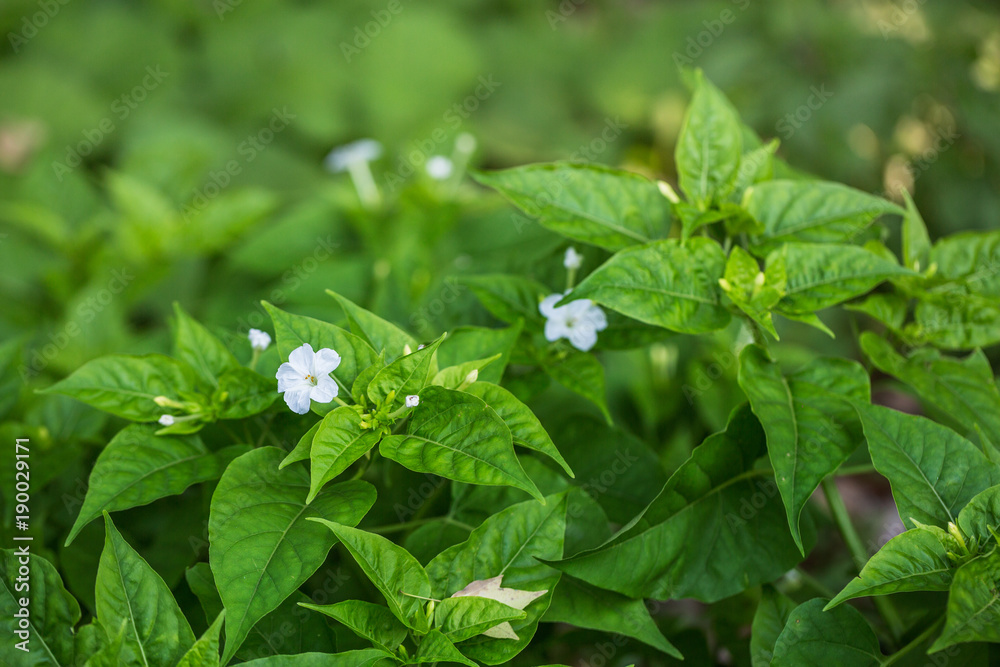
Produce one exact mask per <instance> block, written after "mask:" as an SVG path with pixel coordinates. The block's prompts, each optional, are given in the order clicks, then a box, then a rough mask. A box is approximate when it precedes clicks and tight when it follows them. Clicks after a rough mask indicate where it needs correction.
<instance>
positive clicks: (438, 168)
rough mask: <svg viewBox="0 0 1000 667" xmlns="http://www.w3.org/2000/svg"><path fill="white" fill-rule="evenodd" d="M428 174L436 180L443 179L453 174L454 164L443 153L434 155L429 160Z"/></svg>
mask: <svg viewBox="0 0 1000 667" xmlns="http://www.w3.org/2000/svg"><path fill="white" fill-rule="evenodd" d="M426 169H427V175H428V176H430V177H431V178H433V179H434V180H436V181H443V180H445V179H446V178H448V177H449V176H451V173H452V171H453V170H454V165H453V164H452V163H451V160H449V159H448V158H446V157H445V156H443V155H434V156H431V158H430V159H428V160H427V165H426Z"/></svg>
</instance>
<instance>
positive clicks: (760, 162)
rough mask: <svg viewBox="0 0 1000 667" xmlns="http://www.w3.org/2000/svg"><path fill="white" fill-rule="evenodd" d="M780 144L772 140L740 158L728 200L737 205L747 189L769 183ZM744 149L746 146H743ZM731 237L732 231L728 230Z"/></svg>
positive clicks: (772, 175)
mask: <svg viewBox="0 0 1000 667" xmlns="http://www.w3.org/2000/svg"><path fill="white" fill-rule="evenodd" d="M780 145H781V142H780V141H778V140H777V139H772V140H771V141H769V142H767V143H766V144H762V145H760V146H758V147H757V148H754V149H752V150H748V151H746V152H745V153H743V157H741V158H740V168H739V170H738V171H737V173H736V181H735V182H734V183H733V190H732V193H731V194H730V200H731V201H732V202H734V203H739V202H741V201H742V200H743V194H744V193H745V192H746V190H747V188H749V187H750V186H752V185H753V184H754V183H759V182H761V181H769V180H771V179H772V178H773V177H774V154H775V153H777V152H778V146H780ZM743 148H744V149H746V148H748V146H746V145H744V146H743ZM729 231H730V235H732V231H733V230H732V229H730V230H729Z"/></svg>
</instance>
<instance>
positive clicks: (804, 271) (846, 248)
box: [764, 243, 911, 314]
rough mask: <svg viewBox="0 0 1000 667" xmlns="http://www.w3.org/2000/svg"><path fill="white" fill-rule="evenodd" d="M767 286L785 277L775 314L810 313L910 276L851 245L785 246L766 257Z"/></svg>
mask: <svg viewBox="0 0 1000 667" xmlns="http://www.w3.org/2000/svg"><path fill="white" fill-rule="evenodd" d="M766 265H767V268H766V269H765V271H764V275H765V276H766V278H767V282H771V283H775V282H777V280H778V277H779V276H780V277H785V276H787V282H786V283H785V295H784V297H782V299H781V301H779V302H778V305H777V308H778V310H779V312H782V313H784V312H788V313H793V314H797V313H812V312H815V311H817V310H822V309H824V308H829V307H830V306H835V305H837V304H838V303H842V302H844V301H847V300H848V299H853V298H854V297H858V296H861V295H863V294H866V293H868V292H870V291H871V290H873V289H874V288H875V287H876V286H878V284H879V283H881V282H883V281H885V280H888V279H889V278H892V277H894V276H902V275H907V274H910V273H911V271H910V270H909V269H905V268H903V267H901V266H899V265H898V264H896V263H895V262H892V261H889V260H887V259H884V258H882V257H880V256H878V255H876V254H875V253H873V252H871V251H869V250H866V249H865V248H860V247H858V246H853V245H834V244H827V245H821V244H818V243H789V244H786V245H783V246H782V247H781V248H780V249H779V250H775V251H774V252H772V253H771V254H769V255H768V256H767V261H766Z"/></svg>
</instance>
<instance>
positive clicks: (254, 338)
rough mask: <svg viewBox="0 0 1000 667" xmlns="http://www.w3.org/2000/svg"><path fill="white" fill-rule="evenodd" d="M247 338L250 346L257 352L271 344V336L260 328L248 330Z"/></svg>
mask: <svg viewBox="0 0 1000 667" xmlns="http://www.w3.org/2000/svg"><path fill="white" fill-rule="evenodd" d="M247 338H249V339H250V347H252V348H253V349H255V350H257V351H258V352H263V351H264V350H266V349H267V346H268V345H270V344H271V336H270V335H268V333H267V332H266V331H261V330H260V329H251V330H250V331H248V332H247Z"/></svg>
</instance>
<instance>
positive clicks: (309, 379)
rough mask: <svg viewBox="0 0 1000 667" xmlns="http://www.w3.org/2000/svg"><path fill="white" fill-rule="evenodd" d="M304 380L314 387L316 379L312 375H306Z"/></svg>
mask: <svg viewBox="0 0 1000 667" xmlns="http://www.w3.org/2000/svg"><path fill="white" fill-rule="evenodd" d="M305 379H306V381H308V382H309V383H311V384H312V385H314V386H315V385H316V378H315V377H313V376H312V375H308V374H307V375H306V378H305Z"/></svg>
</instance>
